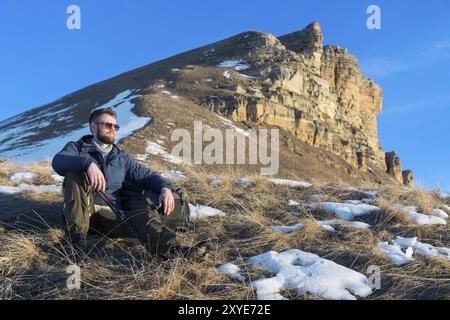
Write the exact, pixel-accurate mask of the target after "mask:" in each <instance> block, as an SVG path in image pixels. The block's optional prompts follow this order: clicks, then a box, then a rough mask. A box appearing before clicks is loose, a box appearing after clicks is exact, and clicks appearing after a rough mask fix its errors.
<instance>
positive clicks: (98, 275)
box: [0, 161, 450, 299]
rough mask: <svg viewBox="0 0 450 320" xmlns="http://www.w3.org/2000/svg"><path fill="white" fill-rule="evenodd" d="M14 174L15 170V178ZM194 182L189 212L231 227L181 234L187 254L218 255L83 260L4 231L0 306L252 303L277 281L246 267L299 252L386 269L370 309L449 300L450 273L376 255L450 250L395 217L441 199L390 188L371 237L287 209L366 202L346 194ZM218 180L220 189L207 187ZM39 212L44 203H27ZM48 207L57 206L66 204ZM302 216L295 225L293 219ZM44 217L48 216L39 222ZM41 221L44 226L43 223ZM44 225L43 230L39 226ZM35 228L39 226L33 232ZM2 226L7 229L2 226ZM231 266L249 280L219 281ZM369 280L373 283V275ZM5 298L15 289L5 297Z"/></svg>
mask: <svg viewBox="0 0 450 320" xmlns="http://www.w3.org/2000/svg"><path fill="white" fill-rule="evenodd" d="M155 168H156V170H158V171H166V170H167V169H171V167H170V165H167V164H165V163H162V162H158V161H155V162H152V169H155ZM12 170H14V169H12ZM178 170H181V171H183V172H185V173H186V174H187V176H188V178H187V179H181V180H176V183H177V184H178V185H180V186H183V187H184V188H185V189H186V190H187V191H188V194H189V201H190V202H192V203H198V204H204V205H208V206H211V207H214V208H218V209H220V210H222V211H224V212H225V213H226V216H225V217H220V218H219V217H212V218H209V219H208V220H200V221H197V222H196V223H195V225H194V228H193V229H192V230H190V231H188V232H187V233H184V234H180V236H179V239H180V241H181V242H182V243H183V244H186V245H189V244H192V243H194V242H196V241H199V240H201V239H207V238H210V239H213V243H214V248H213V249H212V250H211V252H210V253H209V256H208V258H207V259H189V260H186V259H184V258H182V257H175V258H174V259H171V260H166V261H163V260H160V259H155V258H152V257H150V256H148V255H147V254H146V253H145V252H144V250H143V248H142V247H141V246H139V245H137V244H133V243H130V242H129V241H125V240H121V239H100V238H99V237H94V236H92V237H90V238H89V243H88V250H86V252H85V253H79V252H74V250H73V248H71V246H70V245H69V244H68V243H66V241H65V238H64V236H63V233H62V230H61V229H57V228H56V229H55V228H48V227H47V228H46V227H45V224H43V223H40V224H39V225H40V226H41V227H40V228H30V224H31V223H32V221H40V220H39V218H38V217H36V215H35V217H34V220H28V221H27V223H23V221H24V220H23V219H21V220H20V221H19V222H16V223H8V224H5V227H4V229H6V230H2V229H0V244H1V245H0V270H1V271H0V272H1V277H2V278H1V280H0V288H2V287H3V288H4V289H3V293H1V292H0V297H3V298H12V299H28V298H33V299H255V298H256V296H255V292H254V290H253V289H252V287H251V284H250V283H251V281H253V280H255V279H257V278H259V277H261V276H273V275H271V274H270V273H268V272H267V271H266V270H264V269H262V268H261V267H255V266H252V265H250V264H248V262H247V259H248V258H249V257H251V256H253V255H256V254H260V253H262V252H265V251H269V250H275V251H279V252H280V251H283V250H288V249H292V248H297V249H300V250H304V251H307V252H311V253H315V254H318V255H319V256H321V257H323V258H326V259H330V260H332V261H334V262H336V263H339V264H342V265H344V266H346V267H348V268H351V269H353V270H356V271H358V272H361V273H363V274H367V270H368V267H369V266H372V265H376V266H379V267H380V269H381V274H382V288H381V290H377V291H375V292H374V293H373V294H372V295H371V296H369V297H368V298H369V299H421V298H427V299H448V298H449V294H450V290H449V288H450V279H449V274H450V263H449V262H448V261H446V260H441V259H431V260H430V259H426V258H423V257H420V256H416V257H417V258H416V260H415V261H414V262H413V263H411V264H408V265H406V266H403V267H396V266H394V265H393V264H392V263H391V262H390V261H389V260H387V259H386V258H385V257H384V256H383V255H382V254H381V252H379V251H378V250H377V249H376V245H377V243H378V242H379V241H389V240H392V239H394V238H395V236H397V235H399V236H405V237H413V236H417V237H419V240H421V241H424V242H427V243H430V244H433V245H436V246H446V247H448V246H449V243H450V239H449V234H450V232H449V230H448V226H447V225H443V226H442V225H441V226H415V225H411V224H409V223H408V221H407V220H402V219H401V218H399V216H398V214H396V213H395V212H391V211H389V208H390V207H391V206H392V205H393V204H395V203H404V204H409V205H417V206H420V208H422V209H423V210H424V211H428V212H429V210H431V209H433V208H434V207H436V206H439V205H441V204H442V201H440V200H439V198H437V197H435V195H434V193H429V192H427V191H426V190H423V189H411V190H402V189H401V188H400V189H398V188H397V189H395V188H393V187H389V188H386V189H383V190H382V191H381V192H380V193H379V194H378V195H377V196H376V197H374V198H373V202H374V205H377V206H379V207H380V208H381V210H380V211H378V212H374V213H373V214H371V215H370V216H368V217H366V218H364V219H361V220H362V221H365V222H370V224H371V225H372V227H371V228H370V229H368V230H360V229H353V228H350V227H346V226H344V225H335V226H334V227H335V229H336V230H337V232H336V233H330V232H327V231H326V230H324V229H323V228H321V227H320V226H319V224H318V223H317V222H316V220H322V219H330V218H334V217H333V216H332V215H330V214H329V213H327V212H324V211H323V210H321V209H308V208H305V207H304V206H303V205H300V207H299V208H292V207H289V206H288V205H287V199H293V200H295V201H298V202H300V203H301V204H303V203H305V202H311V201H312V200H311V199H309V198H308V197H309V196H310V195H312V194H321V195H322V198H321V200H323V201H342V200H346V199H361V198H363V197H365V196H364V195H362V194H359V193H358V192H354V191H349V190H348V189H347V188H346V187H345V186H343V185H336V184H334V185H330V184H322V185H320V184H317V185H314V186H313V187H311V188H307V189H304V188H299V189H293V188H289V187H285V186H275V185H273V184H271V183H270V182H268V181H267V180H266V179H265V178H261V177H260V176H258V175H256V174H248V173H247V174H245V171H239V170H238V169H236V168H227V167H223V168H222V169H221V170H219V171H215V172H214V173H213V174H210V173H208V172H206V171H205V170H202V169H201V168H198V167H195V166H182V167H181V168H178ZM212 176H215V177H216V178H218V179H221V180H222V181H223V183H222V184H221V185H219V186H210V185H209V183H208V179H209V178H211V177H212ZM244 176H245V177H247V178H249V179H251V180H252V184H251V185H249V186H237V185H235V184H234V183H233V180H234V179H235V178H240V177H244ZM23 196H24V197H27V198H35V199H36V201H37V203H42V202H43V201H45V199H44V198H45V196H43V195H39V194H34V193H29V194H26V195H23ZM47 201H53V202H60V201H61V198H60V196H58V197H56V196H55V198H54V199H50V200H49V199H47ZM293 209H297V210H299V211H301V212H303V215H302V216H301V217H295V216H293V215H292V214H290V212H291V211H292V210H293ZM42 216H43V217H44V215H42ZM44 220H46V219H45V217H44ZM41 222H42V221H41ZM36 223H37V222H36ZM294 223H302V224H303V227H302V228H300V229H298V230H296V231H294V232H292V233H289V234H282V233H278V232H275V231H273V230H272V229H271V226H274V225H292V224H294ZM0 225H1V224H0ZM226 262H232V263H235V264H237V265H238V266H240V267H241V268H242V270H243V275H244V277H245V281H242V282H237V281H233V280H231V279H229V278H228V277H226V276H224V275H223V274H221V273H220V272H219V271H218V269H217V267H218V266H219V265H221V264H223V263H226ZM73 263H76V264H77V265H78V266H80V268H81V278H82V289H81V290H68V289H67V288H66V280H67V277H68V274H66V268H67V266H69V265H71V264H73ZM367 275H368V274H367ZM5 288H9V289H8V290H6V289H5ZM283 294H285V295H286V296H287V297H290V298H292V299H317V297H314V296H311V295H309V294H298V293H297V292H295V291H293V290H290V289H289V290H285V291H283Z"/></svg>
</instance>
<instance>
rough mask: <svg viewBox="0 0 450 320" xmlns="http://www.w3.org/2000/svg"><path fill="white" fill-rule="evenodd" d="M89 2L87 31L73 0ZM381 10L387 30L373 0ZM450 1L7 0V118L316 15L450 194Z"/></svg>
mask: <svg viewBox="0 0 450 320" xmlns="http://www.w3.org/2000/svg"><path fill="white" fill-rule="evenodd" d="M72 4H75V5H78V6H79V7H80V8H81V30H68V29H67V27H66V19H67V17H68V14H67V13H66V9H67V7H68V6H69V5H72ZM371 4H375V5H378V6H379V7H380V8H381V27H382V29H381V30H369V29H368V28H367V27H366V20H367V18H368V16H369V15H368V14H367V13H366V9H367V7H368V6H369V5H371ZM449 14H450V3H449V2H448V1H447V0H428V1H426V2H425V1H400V0H397V1H377V0H374V1H364V0H359V1H356V0H354V1H352V0H347V1H331V0H330V1H310V0H308V1H301V0H295V1H283V0H278V1H264V0H258V1H256V0H250V1H245V0H240V1H235V0H229V1H226V2H223V1H195V0H192V1H167V0H166V1H162V0H147V1H144V0H130V1H123V0H109V1H104V0H81V1H75V0H72V1H65V0H58V1H55V0H34V1H31V0H29V1H24V0H1V1H0V39H1V43H2V45H1V48H2V50H0V96H1V97H2V99H1V101H2V104H1V107H0V120H3V119H5V118H8V117H11V116H13V115H16V114H18V113H21V112H23V111H26V110H28V109H31V108H33V107H37V106H39V105H42V104H45V103H48V102H51V101H53V100H56V99H57V98H59V97H61V96H63V95H65V94H68V93H70V92H72V91H75V90H78V89H81V88H83V87H85V86H87V85H89V84H92V83H96V82H98V81H101V80H105V79H107V78H110V77H112V76H114V75H117V74H119V73H122V72H125V71H128V70H130V69H133V68H137V67H140V66H142V65H145V64H148V63H151V62H154V61H157V60H160V59H162V58H166V57H168V56H171V55H174V54H177V53H180V52H183V51H186V50H189V49H192V48H196V47H199V46H202V45H205V44H209V43H211V42H214V41H218V40H221V39H223V38H226V37H229V36H232V35H235V34H237V33H240V32H243V31H247V30H254V29H256V30H261V31H265V32H269V33H272V34H274V35H282V34H286V33H289V32H292V31H295V30H298V29H302V28H303V27H304V26H306V25H307V24H309V23H310V22H312V21H318V22H319V23H320V24H321V26H322V31H323V33H324V43H325V44H338V45H340V46H343V47H346V48H348V49H349V50H350V52H351V53H353V54H354V55H356V56H357V57H358V59H359V62H360V64H361V66H362V69H363V73H364V74H365V75H366V76H368V77H371V78H373V79H375V81H376V82H377V83H378V84H380V86H381V87H382V88H383V91H384V103H383V112H382V113H381V114H380V115H379V116H378V118H377V119H378V133H379V138H380V143H381V146H382V147H383V149H385V150H386V151H390V150H395V151H396V152H397V153H398V154H399V156H400V158H401V160H402V164H403V167H404V168H405V169H407V168H411V169H413V171H414V174H415V180H416V184H418V185H420V186H425V187H427V188H433V187H440V188H441V189H443V190H444V191H446V192H450V170H449V168H448V163H449V162H450V161H449V160H450V148H449V147H450V143H449V140H450V131H449V130H450V129H449V127H450V126H449V125H448V124H449V121H450V81H449V75H450V19H448V15H449Z"/></svg>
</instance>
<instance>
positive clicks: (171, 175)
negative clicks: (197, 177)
mask: <svg viewBox="0 0 450 320" xmlns="http://www.w3.org/2000/svg"><path fill="white" fill-rule="evenodd" d="M161 176H162V177H163V178H168V179H186V174H185V173H184V172H181V171H175V170H170V171H166V172H163V173H162V174H161Z"/></svg>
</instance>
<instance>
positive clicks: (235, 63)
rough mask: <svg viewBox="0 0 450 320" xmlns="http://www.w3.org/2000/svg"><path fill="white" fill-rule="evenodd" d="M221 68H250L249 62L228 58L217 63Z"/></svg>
mask: <svg viewBox="0 0 450 320" xmlns="http://www.w3.org/2000/svg"><path fill="white" fill-rule="evenodd" d="M217 67H219V68H234V70H236V71H240V70H246V69H248V68H250V66H249V65H248V64H245V63H242V61H240V60H226V61H223V62H221V63H220V64H218V65H217Z"/></svg>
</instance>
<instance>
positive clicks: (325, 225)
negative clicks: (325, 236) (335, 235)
mask: <svg viewBox="0 0 450 320" xmlns="http://www.w3.org/2000/svg"><path fill="white" fill-rule="evenodd" d="M317 223H319V225H320V226H321V227H322V228H324V229H326V230H328V231H331V232H336V230H335V229H334V228H333V227H332V226H334V225H336V224H338V225H339V224H343V225H346V226H349V227H353V228H356V229H369V228H370V224H367V223H364V222H360V221H345V220H339V219H333V220H322V221H317Z"/></svg>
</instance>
